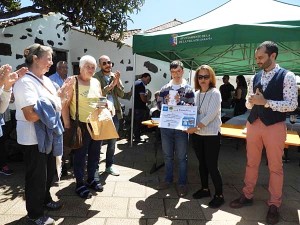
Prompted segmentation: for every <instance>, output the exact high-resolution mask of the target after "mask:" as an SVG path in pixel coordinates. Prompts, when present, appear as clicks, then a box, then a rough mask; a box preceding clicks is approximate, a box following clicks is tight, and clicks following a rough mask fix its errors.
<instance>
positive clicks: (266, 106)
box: [264, 100, 270, 108]
mask: <svg viewBox="0 0 300 225" xmlns="http://www.w3.org/2000/svg"><path fill="white" fill-rule="evenodd" d="M264 107H265V108H269V107H270V104H269V102H268V100H267V102H266V104H265V105H264Z"/></svg>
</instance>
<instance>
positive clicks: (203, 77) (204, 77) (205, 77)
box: [197, 75, 210, 80]
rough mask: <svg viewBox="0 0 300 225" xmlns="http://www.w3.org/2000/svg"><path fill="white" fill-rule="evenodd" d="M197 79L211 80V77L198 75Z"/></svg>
mask: <svg viewBox="0 0 300 225" xmlns="http://www.w3.org/2000/svg"><path fill="white" fill-rule="evenodd" d="M197 78H198V80H202V79H204V80H208V79H209V78H210V76H209V75H197Z"/></svg>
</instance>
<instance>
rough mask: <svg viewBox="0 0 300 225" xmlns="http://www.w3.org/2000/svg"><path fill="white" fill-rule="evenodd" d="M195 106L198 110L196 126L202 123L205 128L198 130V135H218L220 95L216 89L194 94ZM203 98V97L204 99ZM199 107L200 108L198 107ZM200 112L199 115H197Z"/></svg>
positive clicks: (220, 122) (219, 129)
mask: <svg viewBox="0 0 300 225" xmlns="http://www.w3.org/2000/svg"><path fill="white" fill-rule="evenodd" d="M195 95H196V96H195V105H196V106H197V108H198V110H197V111H198V114H197V124H199V123H202V124H204V125H205V127H203V128H201V129H200V130H198V131H197V132H196V133H195V134H198V135H203V136H205V135H218V132H220V131H221V128H220V126H221V124H222V121H221V101H222V99H221V93H220V91H219V90H218V89H217V88H212V89H210V90H208V91H207V92H206V93H205V92H202V93H201V92H200V91H197V92H196V93H195ZM204 96H205V97H204ZM200 105H201V107H200ZM199 112H200V113H199Z"/></svg>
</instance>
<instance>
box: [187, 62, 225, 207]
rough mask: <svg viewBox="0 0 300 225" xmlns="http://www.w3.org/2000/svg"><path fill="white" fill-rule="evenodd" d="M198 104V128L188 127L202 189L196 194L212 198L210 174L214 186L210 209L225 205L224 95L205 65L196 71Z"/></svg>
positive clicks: (213, 73)
mask: <svg viewBox="0 0 300 225" xmlns="http://www.w3.org/2000/svg"><path fill="white" fill-rule="evenodd" d="M194 83H195V89H196V90H198V91H197V92H196V99H195V105H196V106H197V107H198V115H197V126H196V127H192V128H188V130H187V133H189V134H191V139H192V143H193V148H194V150H195V153H196V156H197V159H198V160H199V173H200V178H201V184H202V188H201V189H200V190H198V191H197V192H196V193H194V194H193V198H195V199H200V198H204V197H209V196H210V190H209V188H208V175H209V174H210V176H211V179H212V182H213V184H214V186H215V195H214V197H213V199H212V200H211V201H210V202H209V204H208V205H209V207H211V208H218V207H220V206H221V205H222V204H223V203H224V197H223V183H222V177H221V174H220V171H219V169H218V158H219V151H220V126H221V124H222V122H221V94H220V92H219V90H218V89H217V88H216V76H215V72H214V71H213V69H212V68H211V67H210V66H207V65H202V66H200V67H198V69H197V70H196V72H195V80H194Z"/></svg>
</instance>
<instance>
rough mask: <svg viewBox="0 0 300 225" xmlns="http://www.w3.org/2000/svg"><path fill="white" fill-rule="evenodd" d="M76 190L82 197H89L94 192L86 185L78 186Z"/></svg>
mask: <svg viewBox="0 0 300 225" xmlns="http://www.w3.org/2000/svg"><path fill="white" fill-rule="evenodd" d="M75 192H76V194H77V195H78V196H79V197H81V198H85V199H88V198H91V197H92V194H91V193H90V191H89V189H87V187H86V186H85V185H81V186H79V187H77V188H76V190H75Z"/></svg>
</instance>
